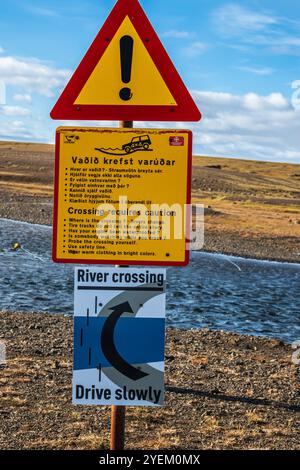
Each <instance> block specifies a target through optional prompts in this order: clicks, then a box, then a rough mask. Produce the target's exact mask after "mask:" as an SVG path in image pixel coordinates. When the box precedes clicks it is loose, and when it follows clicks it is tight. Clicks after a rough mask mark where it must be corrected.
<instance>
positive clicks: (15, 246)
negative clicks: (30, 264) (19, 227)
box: [12, 243, 22, 251]
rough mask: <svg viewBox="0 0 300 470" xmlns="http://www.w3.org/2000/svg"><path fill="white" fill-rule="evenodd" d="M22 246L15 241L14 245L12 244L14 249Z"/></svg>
mask: <svg viewBox="0 0 300 470" xmlns="http://www.w3.org/2000/svg"><path fill="white" fill-rule="evenodd" d="M21 248H22V247H21V245H20V243H14V244H13V246H12V249H13V251H17V250H20V249H21Z"/></svg>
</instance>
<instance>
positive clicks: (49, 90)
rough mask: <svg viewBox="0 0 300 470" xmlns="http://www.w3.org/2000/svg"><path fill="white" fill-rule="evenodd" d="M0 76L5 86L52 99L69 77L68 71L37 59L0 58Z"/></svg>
mask: <svg viewBox="0 0 300 470" xmlns="http://www.w3.org/2000/svg"><path fill="white" fill-rule="evenodd" d="M0 76H1V79H2V80H3V81H4V82H5V83H6V84H7V85H17V86H19V87H21V88H22V89H24V90H26V93H28V92H29V93H31V92H36V93H39V94H40V95H43V96H47V97H52V96H54V90H56V89H57V88H62V87H63V86H64V85H65V83H66V81H67V79H68V78H69V76H70V71H69V70H64V69H55V68H54V67H52V66H50V65H48V64H45V63H43V62H41V61H39V60H37V59H17V58H14V57H0Z"/></svg>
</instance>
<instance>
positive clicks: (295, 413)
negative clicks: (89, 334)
mask: <svg viewBox="0 0 300 470" xmlns="http://www.w3.org/2000/svg"><path fill="white" fill-rule="evenodd" d="M0 339H2V340H4V341H5V343H6V347H7V356H8V359H7V364H6V366H3V367H2V368H1V369H0V390H1V392H0V393H1V401H0V403H1V405H0V406H1V408H0V415H1V421H0V422H1V425H0V448H1V449H99V448H102V449H105V448H108V445H109V413H110V410H109V408H108V407H88V406H74V405H72V403H71V375H72V319H70V318H66V317H63V316H57V315H43V314H25V313H23V314H19V313H1V314H0ZM292 353H293V350H292V348H291V346H289V345H286V344H284V343H282V342H281V341H278V340H269V339H264V338H255V337H249V336H242V335H237V334H230V333H224V332H212V331H208V330H200V331H184V330H177V329H168V330H167V348H166V390H167V393H166V405H165V406H164V407H163V408H159V409H153V408H143V407H128V408H127V431H126V448H130V449H138V448H141V449H299V448H300V438H299V436H300V426H299V411H300V397H299V391H300V389H299V366H297V365H295V364H293V363H292V360H291V356H292Z"/></svg>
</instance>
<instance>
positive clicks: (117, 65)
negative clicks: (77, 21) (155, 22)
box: [51, 0, 201, 121]
mask: <svg viewBox="0 0 300 470" xmlns="http://www.w3.org/2000/svg"><path fill="white" fill-rule="evenodd" d="M51 117H52V118H53V119H62V120H63V119H71V120H73V119H74V120H124V121H144V120H148V121H199V120H200V118H201V114H200V112H199V110H198V108H197V106H196V105H195V103H194V101H193V99H192V97H191V96H190V94H189V92H188V90H187V89H186V87H185V85H184V83H183V82H182V80H181V78H180V76H179V74H178V72H177V71H176V69H175V67H174V65H173V64H172V62H171V60H170V58H169V56H168V54H167V53H166V51H165V49H164V48H163V46H162V44H161V42H160V40H159V38H158V36H157V35H156V33H155V31H154V29H153V27H152V26H151V24H150V22H149V20H148V18H147V16H146V15H145V13H144V11H143V10H142V8H141V6H140V4H139V2H138V1H137V0H119V1H118V2H117V3H116V5H115V7H114V8H113V10H112V12H111V13H110V15H109V17H108V18H107V20H106V22H105V23H104V25H103V27H102V29H101V30H100V32H99V33H98V35H97V36H96V38H95V40H94V42H93V43H92V45H91V47H90V48H89V50H88V51H87V53H86V55H85V56H84V58H83V60H82V62H81V63H80V65H79V66H78V68H77V70H76V71H75V73H74V75H73V76H72V78H71V79H70V81H69V83H68V84H67V86H66V88H65V90H64V91H63V93H62V94H61V96H60V98H59V99H58V101H57V103H56V105H55V106H54V108H53V110H52V112H51Z"/></svg>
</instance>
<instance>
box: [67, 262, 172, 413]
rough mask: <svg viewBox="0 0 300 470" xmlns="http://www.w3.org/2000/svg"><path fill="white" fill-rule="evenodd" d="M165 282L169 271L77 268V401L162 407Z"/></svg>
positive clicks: (75, 343)
mask: <svg viewBox="0 0 300 470" xmlns="http://www.w3.org/2000/svg"><path fill="white" fill-rule="evenodd" d="M165 284H166V270H165V269H145V268H90V267H89V268H85V267H82V268H76V269H75V298H74V300H75V302H74V303H75V305H74V308H75V312H74V371H73V403H76V404H80V405H135V406H136V405H143V406H159V405H163V401H164V349H165V303H166V298H165V297H166V294H165Z"/></svg>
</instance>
